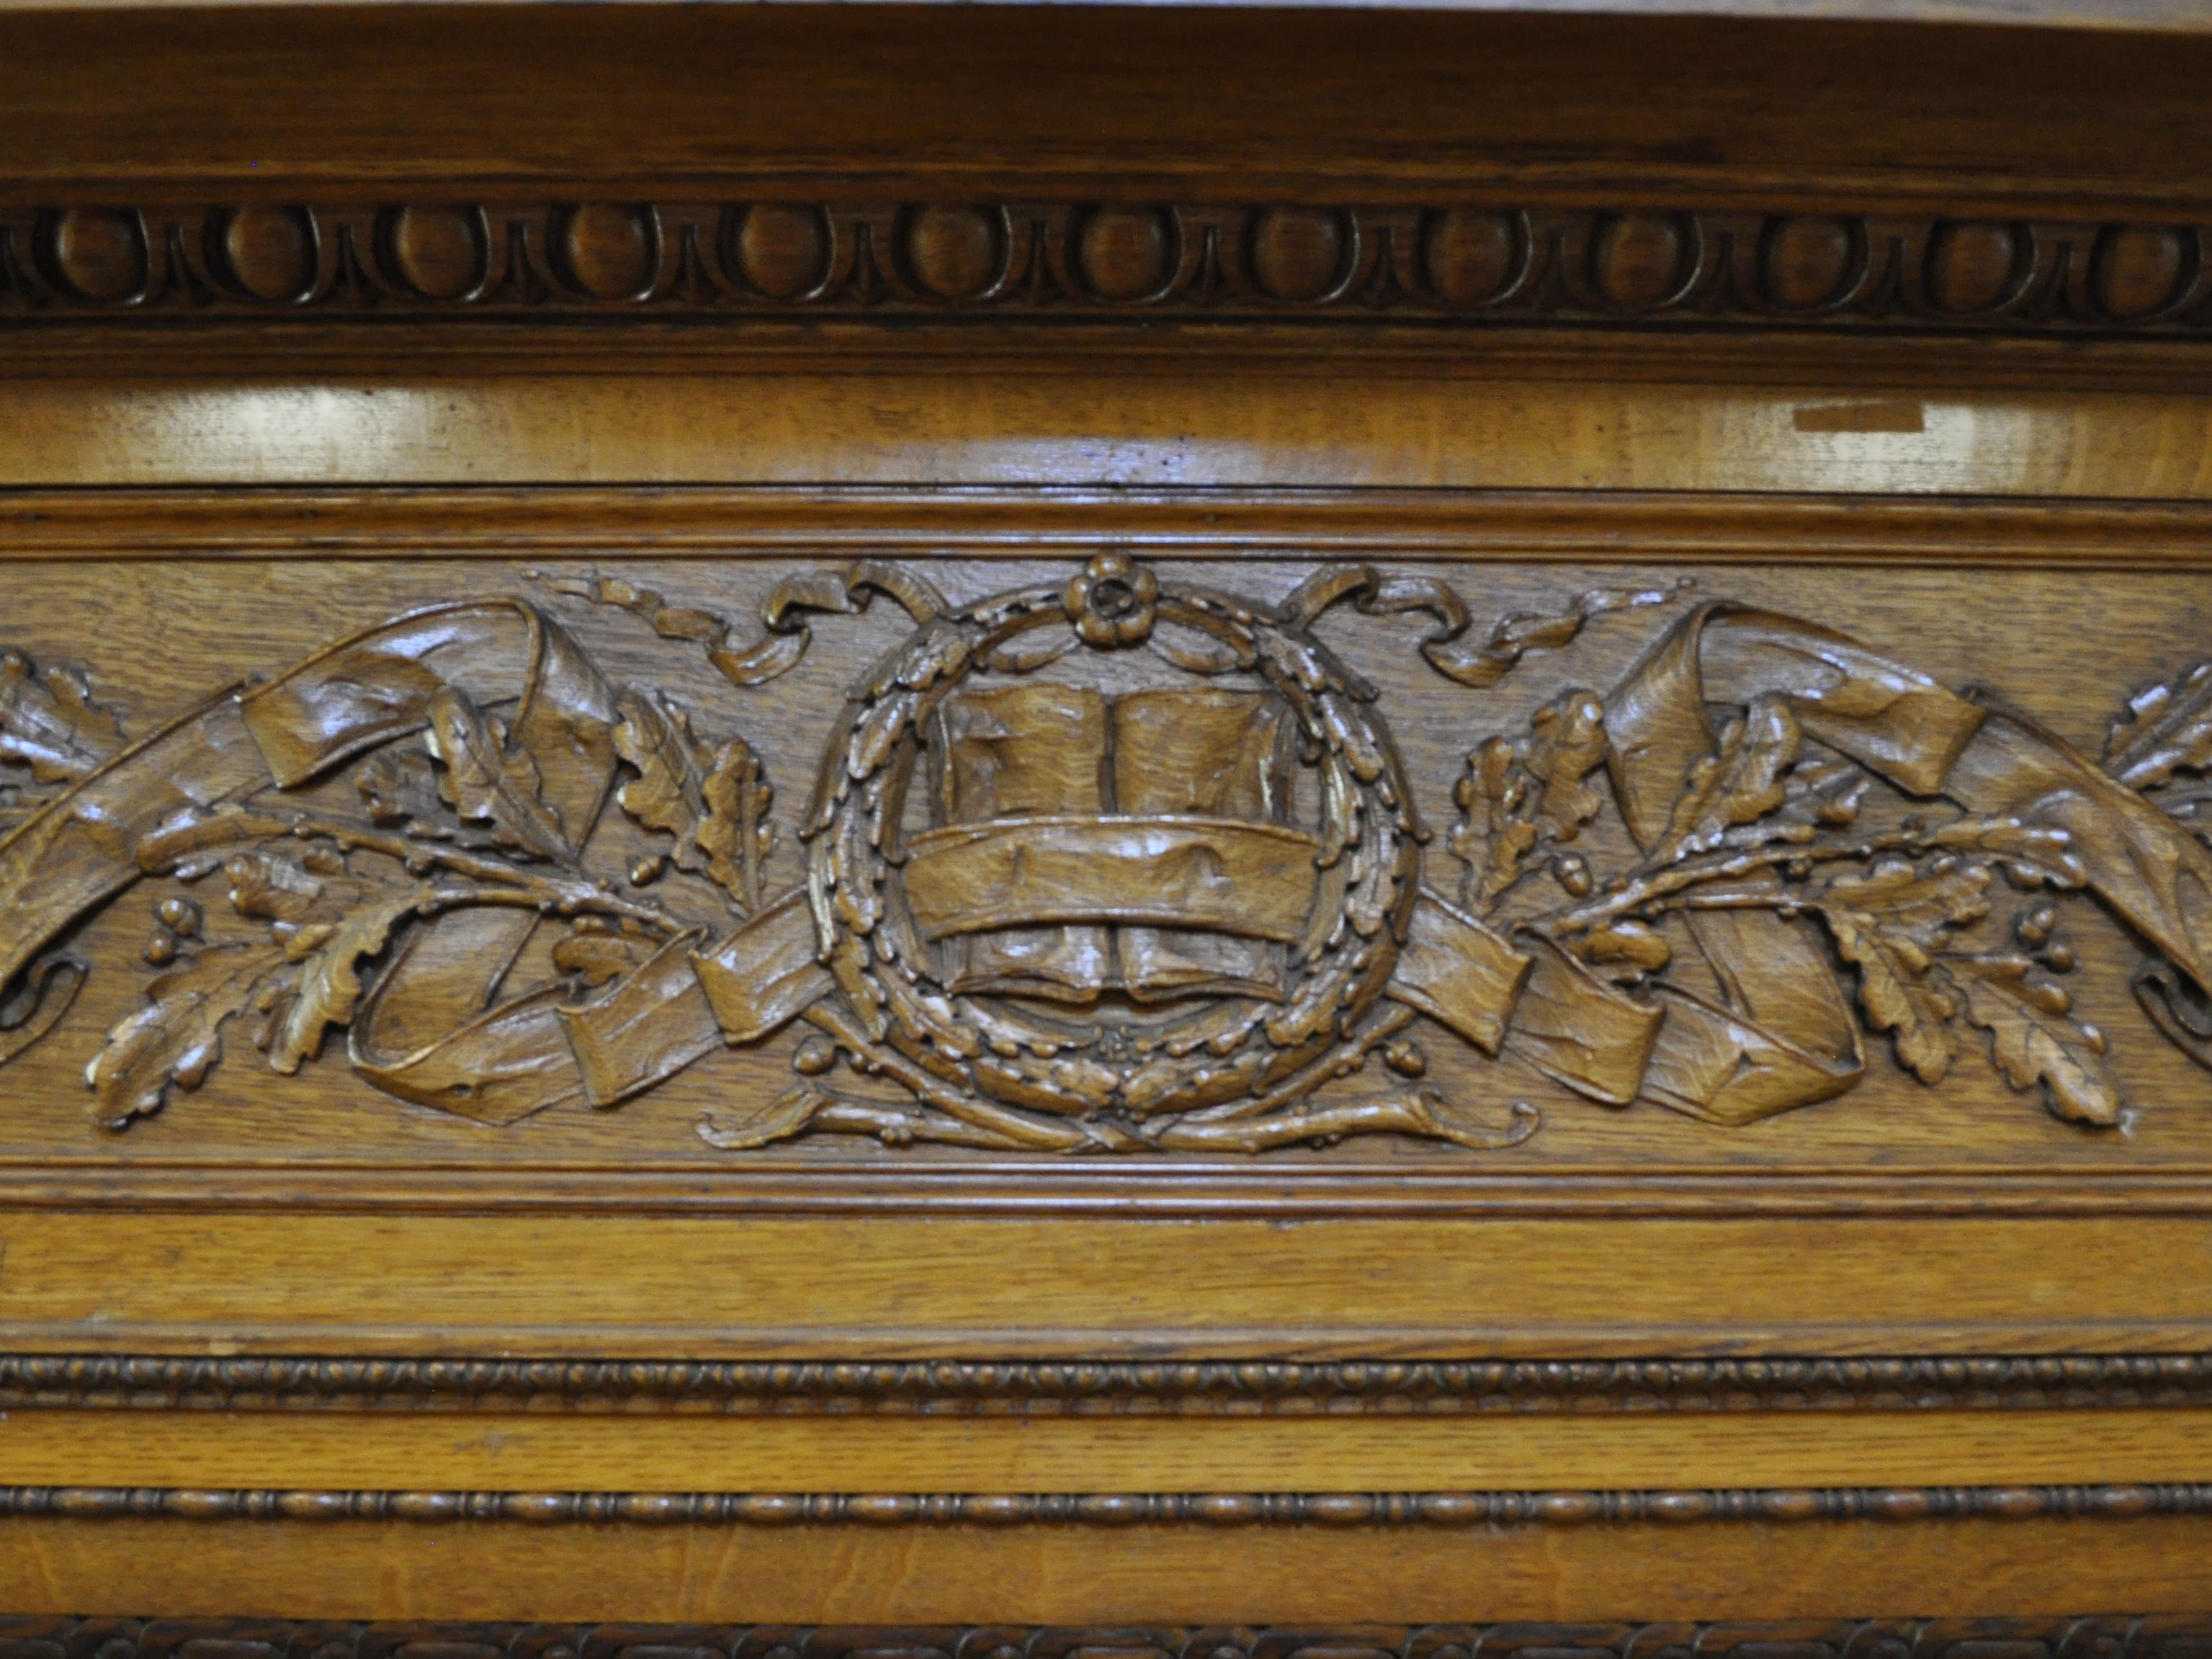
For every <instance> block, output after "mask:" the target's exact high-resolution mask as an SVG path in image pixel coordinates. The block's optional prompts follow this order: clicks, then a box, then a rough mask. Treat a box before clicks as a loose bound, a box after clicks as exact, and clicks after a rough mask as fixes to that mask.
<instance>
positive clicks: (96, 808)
mask: <svg viewBox="0 0 2212 1659" xmlns="http://www.w3.org/2000/svg"><path fill="white" fill-rule="evenodd" d="M144 574H145V578H146V579H145V580H143V582H140V583H138V584H137V585H136V586H135V589H133V590H125V589H122V588H120V587H118V586H114V585H112V584H106V583H104V582H101V581H100V580H99V579H98V578H96V577H93V576H89V575H88V574H87V573H86V571H85V570H83V569H82V568H79V569H71V568H68V567H65V566H58V565H44V566H41V565H35V564H33V565H19V566H17V567H15V570H14V574H13V577H12V580H11V600H12V604H11V606H10V615H9V641H8V642H7V643H8V646H9V652H8V654H7V656H6V657H5V659H4V667H0V746H4V756H5V761H6V763H7V771H6V776H7V779H8V782H7V786H6V787H7V794H6V797H5V805H4V807H0V811H5V812H6V814H7V819H6V823H7V829H6V839H5V840H4V842H0V872H4V884H5V902H4V905H3V906H0V944H4V947H5V949H4V955H0V968H3V969H4V970H5V978H6V981H7V984H8V987H9V990H8V995H7V999H6V1003H5V1007H4V1012H0V1029H4V1030H5V1032H6V1038H5V1051H4V1052H5V1059H6V1061H7V1063H8V1065H9V1079H10V1082H11V1084H12V1085H13V1086H14V1088H15V1090H16V1091H18V1098H19V1100H20V1102H21V1104H20V1105H19V1107H18V1108H17V1109H15V1110H14V1111H12V1112H11V1114H10V1115H9V1122H8V1125H7V1130H6V1133H7V1136H8V1139H9V1153H10V1155H11V1156H12V1157H13V1158H17V1159H21V1158H36V1157H38V1156H39V1155H40V1154H42V1153H43V1154H47V1155H52V1156H57V1157H63V1158H70V1159H72V1160H76V1159H94V1160H112V1161H115V1162H117V1163H118V1164H137V1163H139V1162H141V1161H143V1160H146V1159H149V1158H151V1159H160V1158H165V1157H168V1158H174V1157H189V1158H209V1157H217V1158H240V1159H248V1158H253V1157H254V1156H256V1155H257V1154H259V1153H262V1152H270V1151H282V1152H284V1153H286V1154H287V1155H288V1156H296V1157H302V1158H313V1159H318V1160H333V1161H341V1162H342V1161H346V1160H349V1159H361V1160H366V1161H374V1160H376V1159H379V1158H389V1157H392V1156H393V1155H395V1154H398V1153H400V1152H404V1153H405V1154H406V1155H407V1156H408V1157H410V1158H423V1159H428V1160H433V1161H439V1162H454V1163H459V1164H483V1165H484V1166H486V1167H487V1168H491V1169H501V1168H513V1169H520V1168H524V1167H526V1166H528V1165H531V1164H539V1163H558V1162H561V1161H562V1160H567V1159H574V1158H594V1159H609V1160H613V1161H615V1162H617V1164H632V1165H636V1166H647V1165H652V1166H665V1165H667V1164H676V1163H683V1164H702V1165H710V1166H712V1167H714V1168H717V1169H723V1170H732V1171H742V1170H744V1169H746V1168H748V1167H764V1166H768V1165H772V1164H787V1163H789V1162H790V1161H791V1160H793V1159H797V1160H799V1161H800V1162H801V1163H802V1164H805V1166H806V1167H814V1166H816V1165H817V1164H819V1163H820V1162H821V1161H822V1160H824V1159H828V1160H832V1161H834V1162H836V1163H840V1164H842V1163H849V1162H850V1161H852V1160H854V1159H859V1160H862V1161H866V1162H881V1161H883V1160H886V1159H890V1160H901V1159H912V1158H921V1159H929V1160H935V1159H942V1158H954V1159H962V1160H978V1159H980V1160H987V1161H992V1162H994V1163H997V1162H1005V1161H1007V1160H1012V1161H1014V1162H1017V1163H1018V1162H1020V1161H1021V1160H1024V1159H1028V1160H1034V1159H1036V1158H1041V1157H1048V1158H1087V1159H1091V1160H1104V1161H1107V1162H1113V1161H1118V1160H1126V1159H1132V1158H1135V1159H1151V1160H1172V1159H1177V1158H1194V1157H1195V1158H1212V1159H1215V1160H1217V1161H1218V1160H1219V1159H1221V1158H1224V1157H1227V1158H1229V1159H1230V1162H1229V1163H1228V1164H1225V1165H1223V1168H1224V1169H1225V1171H1226V1173H1225V1176H1224V1178H1225V1179H1229V1180H1235V1179H1237V1178H1238V1176H1237V1174H1236V1170H1237V1169H1239V1168H1242V1167H1246V1166H1245V1165H1244V1163H1243V1160H1244V1158H1246V1156H1247V1155H1253V1156H1255V1158H1256V1162H1255V1163H1254V1164H1251V1165H1250V1166H1249V1167H1251V1168H1253V1169H1257V1168H1260V1167H1261V1166H1262V1165H1264V1164H1273V1163H1279V1162H1282V1161H1285V1160H1288V1161H1294V1162H1296V1163H1297V1164H1300V1165H1301V1166H1303V1165H1305V1164H1312V1165H1314V1166H1316V1168H1320V1169H1342V1170H1373V1169H1377V1168H1386V1167H1387V1168H1409V1169H1410V1168H1429V1167H1432V1166H1433V1167H1438V1168H1444V1169H1450V1170H1463V1171H1465V1172H1466V1173H1468V1174H1470V1175H1473V1174H1478V1173H1480V1172H1482V1171H1485V1170H1497V1169H1498V1168H1499V1167H1500V1166H1501V1165H1504V1166H1506V1167H1510V1168H1513V1169H1516V1170H1530V1169H1541V1170H1556V1171H1558V1172H1559V1173H1560V1174H1562V1175H1572V1174H1574V1173H1575V1172H1577V1171H1580V1170H1597V1169H1607V1168H1612V1169H1618V1168H1620V1167H1623V1166H1624V1165H1643V1166H1645V1167H1650V1166H1652V1165H1661V1164H1663V1165H1665V1166H1667V1167H1669V1168H1676V1169H1680V1168H1695V1167H1700V1166H1722V1167H1729V1168H1737V1169H1741V1170H1743V1171H1744V1172H1745V1175H1746V1178H1747V1179H1751V1178H1755V1172H1756V1170H1758V1169H1759V1167H1760V1166H1761V1165H1762V1164H1778V1165H1787V1166H1792V1167H1797V1168H1802V1167H1803V1166H1804V1165H1806V1164H1827V1165H1829V1166H1831V1167H1835V1168H1838V1169H1845V1168H1850V1167H1853V1166H1855V1165H1860V1164H1863V1161H1864V1160H1866V1159H1867V1158H1879V1159H1880V1160H1881V1163H1882V1164H1883V1165H1884V1167H1885V1168H1887V1169H1889V1170H1892V1171H1893V1173H1894V1175H1895V1177H1896V1178H1897V1179H1898V1180H1899V1181H1900V1182H1902V1181H1909V1180H1910V1178H1911V1170H1912V1169H1913V1168H1914V1167H1915V1166H1916V1165H1919V1164H1925V1165H1929V1166H1931V1167H1937V1166H1942V1167H1948V1166H1951V1165H1955V1164H1958V1163H1959V1162H1960V1161H1961V1160H1964V1161H1966V1162H1969V1163H1972V1164H1978V1165H1982V1166H1984V1167H1987V1168H1990V1170H1993V1171H1994V1170H2002V1169H2005V1168H2016V1169H2031V1170H2080V1171H2081V1172H2082V1173H2083V1174H2085V1175H2087V1174H2092V1173H2093V1174H2097V1175H2100V1176H2101V1175H2106V1174H2114V1175H2122V1176H2124V1175H2125V1174H2127V1173H2130V1172H2133V1171H2138V1170H2159V1169H2160V1168H2161V1167H2187V1166H2189V1165H2191V1164H2194V1163H2196V1162H2197V1161H2198V1160H2200V1159H2201V1158H2203V1147H2204V1138H2205V1135H2206V1134H2207V1133H2208V1132H2212V1131H2209V1130H2208V1125H2207V1124H2206V1123H2205V1122H2204V1121H2203V1119H2202V1117H2201V1115H2199V1114H2197V1113H2194V1112H2192V1111H2191V1109H2190V1107H2189V1102H2190V1101H2191V1099H2192V1098H2195V1097H2198V1096H2199V1095H2201V1093H2202V1091H2203V1088H2204V1086H2205V1085H2204V1080H2203V1070H2202V1067H2203V1066H2204V1065H2205V1064H2207V1063H2208V1061H2212V1001H2208V997H2207V990H2206V984H2207V979H2208V975H2212V957H2207V955H2206V951H2207V950H2208V948H2212V947H2208V944H2207V940H2206V934H2205V929H2206V928H2207V927H2212V921H2208V915H2212V912H2208V909H2207V906H2208V904H2212V892H2209V891H2208V883H2212V852H2208V850H2207V848H2206V846H2205V842H2204V840H2203V838H2202V837H2201V836H2200V835H2199V829H2200V827H2201V825H2200V823H2199V819H2198V817H2197V814H2198V812H2199V811H2200V809H2201V807H2202V805H2203V801H2204V799H2205V798H2206V797H2205V790H2204V788H2203V776H2204V774H2205V769H2206V768H2207V766H2208V764H2212V735H2208V734H2212V713H2208V710H2212V702H2208V698H2209V697H2212V674H2208V670H2207V669H2206V667H2205V665H2204V664H2203V661H2202V659H2201V653H2202V651H2203V634H2204V629H2203V608H2202V605H2201V601H2200V599H2199V592H2200V589H2201V586H2202V584H2201V579H2199V578H2197V576H2195V575H2194V574H2191V573H2187V572H2180V571H2175V572H2170V573H2154V572H2135V571H2130V572H2118V571H2115V572H2112V573H2108V574H2100V575H2099V576H2097V577H2096V578H2095V579H2094V580H2093V581H2092V580H2088V579H2085V578H2082V577H2076V576H2070V575H2063V574H2051V575H2030V574H2009V575H2008V574H1994V573H1992V574H1986V575H1982V576H1977V577H1974V578H1972V579H1968V578H1964V577H1961V576H1959V575H1950V574H1941V573H1929V574H1917V573H1910V572H1903V571H1894V570H1891V571H1884V572H1882V573H1881V574H1880V575H1879V576H1870V575H1869V574H1868V573H1866V572H1863V571H1858V570H1853V569H1850V568H1835V567H1831V568H1808V567H1805V566H1802V565H1796V564H1790V565H1784V566H1779V567H1777V568H1768V569H1747V568H1741V567H1737V568H1692V569H1682V568H1676V567H1665V568H1655V567H1638V566H1634V565H1624V566H1619V567H1590V568H1581V569H1576V568H1563V567H1559V566H1542V567H1534V566H1526V565H1514V564H1512V563H1510V562H1483V563H1479V564H1476V563H1465V564H1455V563H1449V562H1404V561H1393V562H1373V563H1368V562H1347V561H1337V562H1310V561H1280V560H1267V559H1257V560H1252V561H1248V562H1206V561H1204V560H1185V559H1179V558H1176V557H1174V556H1172V554H1171V552H1170V556H1154V555H1152V554H1147V555H1146V556H1143V557H1135V556H1132V555H1130V554H1129V553H1127V552H1124V551H1120V550H1115V549H1114V548H1112V547H1110V546H1109V547H1103V548H1102V549H1101V550H1098V551H1097V552H1096V553H1095V554H1093V555H1092V556H1090V557H1089V558H1088V559H1078V558H1073V557H1067V558H1059V559H1052V560H1042V561H1028V560H1023V559H1019V558H1009V559H1007V560H1005V561H1003V562H964V563H955V564H950V565H947V564H944V563H941V562H930V561H929V560H927V558H926V557H924V556H921V555H920V554H919V551H917V554H916V555H915V556H911V557H908V558H903V559H902V558H898V557H895V556H886V557H880V558H874V559H867V560H863V561H860V562H835V561H827V560H825V561H818V562H809V561H787V562H767V563H757V562H736V561H726V562H715V561H713V560H711V559H710V560H700V561H694V562H686V563H683V564H678V565H653V564H651V563H649V562H647V563H631V562H623V563H621V564H618V565H600V566H585V565H580V564H576V563H574V562H568V563H563V564H560V565H550V564H549V565H542V566H540V565H533V566H530V567H528V568H524V567H522V566H520V565H511V564H503V563H501V562H497V561H482V562H471V563H467V564H447V565H442V566H441V565H437V564H431V563H412V564H408V565H392V566H355V567H351V568H345V569H343V570H341V569H334V568H331V567H326V566H316V565H313V564H305V563H290V562H274V563H267V564H261V565H254V566H240V565H222V564H207V565H192V564H190V563H171V564H166V565H163V566H161V567H160V568H159V569H158V570H148V571H146V572H145V573H144ZM95 592H97V594H98V599H97V601H96V602H97V603H98V604H99V605H100V613H101V615H100V625H99V628H98V629H97V632H96V635H88V634H87V633H86V631H85V630H84V628H83V625H82V623H83V618H84V615H85V611H84V606H85V605H87V604H88V602H93V601H94V594H95ZM2021 617H2033V618H2035V621H2034V622H2033V623H2032V624H2031V625H2030V626H2028V627H2027V628H2023V627H2021ZM2089 641H2094V648H2093V650H2091V649H2087V648H2085V647H2087V645H2088V643H2089ZM309 1077H311V1078H312V1079H313V1087H312V1088H303V1087H302V1086H301V1084H300V1083H298V1082H295V1081H294V1079H302V1078H309ZM1262 1154H1264V1155H1265V1156H1264V1157H1259V1156H1258V1155H1262Z"/></svg>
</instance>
